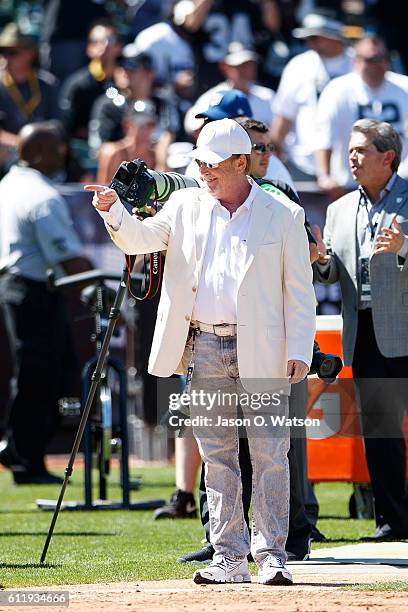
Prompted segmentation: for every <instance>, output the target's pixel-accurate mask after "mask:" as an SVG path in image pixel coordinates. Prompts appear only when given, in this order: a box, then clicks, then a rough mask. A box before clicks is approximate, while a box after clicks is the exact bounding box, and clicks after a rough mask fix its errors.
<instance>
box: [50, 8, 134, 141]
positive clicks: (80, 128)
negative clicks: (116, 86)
mask: <svg viewBox="0 0 408 612" xmlns="http://www.w3.org/2000/svg"><path fill="white" fill-rule="evenodd" d="M121 49H122V45H121V43H120V41H119V38H118V32H117V30H116V28H115V26H114V25H113V24H112V22H110V21H109V20H107V19H104V20H99V21H97V22H95V23H94V24H93V25H92V26H91V28H90V30H89V34H88V45H87V48H86V53H87V55H88V57H89V59H90V62H89V64H88V65H87V66H86V67H85V68H80V69H79V70H77V71H76V72H74V73H73V74H72V75H71V76H70V77H69V78H68V79H67V80H66V81H65V82H64V84H63V86H62V89H61V92H60V96H59V107H60V109H61V117H62V120H63V123H64V126H65V129H66V131H67V133H68V135H69V137H70V138H80V139H84V140H87V139H88V124H89V119H90V115H91V109H92V106H93V104H94V102H95V100H96V99H97V98H98V97H99V96H101V95H102V94H104V93H105V91H106V90H107V88H108V87H109V86H110V85H112V79H113V71H114V69H115V66H116V62H117V58H118V56H119V54H120V52H121Z"/></svg>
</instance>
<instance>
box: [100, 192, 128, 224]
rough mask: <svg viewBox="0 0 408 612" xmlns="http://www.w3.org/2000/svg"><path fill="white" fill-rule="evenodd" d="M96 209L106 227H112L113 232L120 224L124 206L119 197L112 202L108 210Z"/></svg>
mask: <svg viewBox="0 0 408 612" xmlns="http://www.w3.org/2000/svg"><path fill="white" fill-rule="evenodd" d="M96 210H97V211H98V213H99V214H100V215H101V217H102V219H103V220H104V221H105V223H106V225H107V226H108V228H109V229H112V230H113V231H114V232H116V231H117V230H118V229H119V228H120V226H121V225H122V219H123V211H124V206H123V204H122V202H121V201H120V200H119V198H117V199H116V202H114V203H113V204H112V206H111V207H110V209H109V210H107V211H105V210H98V209H96Z"/></svg>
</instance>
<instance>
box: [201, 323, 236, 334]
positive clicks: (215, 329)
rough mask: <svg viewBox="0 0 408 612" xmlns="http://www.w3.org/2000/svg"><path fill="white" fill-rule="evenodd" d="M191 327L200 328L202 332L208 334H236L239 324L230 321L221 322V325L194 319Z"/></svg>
mask: <svg viewBox="0 0 408 612" xmlns="http://www.w3.org/2000/svg"><path fill="white" fill-rule="evenodd" d="M191 327H193V328H194V329H199V330H200V331H202V332H206V333H208V334H215V335H216V336H236V335H237V326H236V325H233V324H232V323H231V324H228V323H220V324H219V325H211V324H210V323H201V321H192V322H191Z"/></svg>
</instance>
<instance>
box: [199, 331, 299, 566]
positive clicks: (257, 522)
mask: <svg viewBox="0 0 408 612" xmlns="http://www.w3.org/2000/svg"><path fill="white" fill-rule="evenodd" d="M190 392H191V396H192V397H193V396H194V393H195V394H196V397H197V396H198V394H199V393H200V392H201V394H203V393H205V394H206V397H208V396H207V394H208V395H211V397H212V398H213V400H214V399H215V398H217V401H216V402H215V403H214V405H213V406H211V408H210V403H208V405H207V407H206V406H204V407H203V405H202V403H201V402H200V406H196V405H194V402H192V403H191V404H190V411H191V418H192V419H193V432H194V436H195V437H196V439H197V443H198V448H199V450H200V454H201V457H202V459H203V461H204V463H205V482H206V488H207V496H208V508H209V515H210V541H211V544H212V545H213V547H214V550H215V555H214V558H217V557H219V556H227V557H230V558H234V559H242V558H244V557H246V556H247V554H248V552H249V551H251V553H252V556H253V558H254V560H255V561H256V563H257V564H258V565H262V563H263V561H264V560H265V558H266V557H267V556H268V555H270V554H272V555H275V556H276V557H278V558H280V559H281V560H282V562H285V561H286V553H285V542H286V538H287V533H288V523H289V464H288V458H287V453H288V450H289V428H286V429H282V428H281V429H279V432H278V433H277V431H276V430H274V429H273V428H271V429H270V428H268V427H267V426H265V427H262V431H260V428H259V427H254V426H250V427H246V435H247V436H248V444H249V450H250V455H251V464H252V470H253V485H252V487H253V490H252V535H251V539H252V541H251V542H250V537H249V532H248V528H247V525H246V523H245V520H244V513H243V507H242V483H241V473H240V467H239V461H238V451H239V434H240V431H239V423H238V421H237V410H238V403H239V400H238V401H234V397H235V398H236V397H238V398H239V397H243V396H246V397H248V394H247V393H246V392H245V390H244V388H243V387H242V384H241V381H240V379H239V372H238V361H237V351H236V337H220V336H216V335H214V334H210V333H205V332H202V333H199V334H198V335H197V337H196V339H195V351H194V374H193V379H192V382H191V389H190ZM221 394H222V395H223V399H220V396H221ZM200 397H201V398H202V397H204V396H203V395H201V396H200ZM225 398H228V399H225ZM229 399H230V400H231V401H228V400H229ZM205 401H206V400H204V402H205ZM240 407H241V410H242V413H243V416H244V418H246V417H247V416H248V417H249V416H251V417H252V418H253V416H254V412H253V409H252V408H251V407H249V406H248V405H246V406H245V405H243V403H242V401H241V402H240ZM209 408H210V409H209ZM268 409H269V410H270V411H271V414H272V411H273V410H274V408H273V406H271V407H269V408H268ZM250 413H252V414H250ZM276 413H279V414H280V415H282V414H283V415H285V416H288V398H287V396H281V397H280V405H279V409H276ZM263 414H265V410H264V412H263ZM198 415H201V416H202V415H207V416H208V419H212V422H211V424H208V423H205V424H202V423H201V422H200V423H198V424H195V423H194V417H197V416H198ZM221 418H228V419H230V420H231V421H233V423H235V424H223V423H222V422H221V423H220V424H218V423H219V422H220V420H221Z"/></svg>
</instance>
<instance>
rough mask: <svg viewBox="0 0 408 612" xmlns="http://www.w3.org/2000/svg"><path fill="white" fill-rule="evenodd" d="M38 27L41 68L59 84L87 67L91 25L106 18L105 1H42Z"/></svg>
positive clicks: (107, 14)
mask: <svg viewBox="0 0 408 612" xmlns="http://www.w3.org/2000/svg"><path fill="white" fill-rule="evenodd" d="M44 4H45V12H44V21H43V23H42V27H41V65H42V66H43V67H44V68H46V69H47V70H49V71H50V72H52V74H55V76H56V77H57V78H58V79H59V81H60V82H61V83H63V82H64V80H65V79H66V78H67V77H69V76H70V75H71V74H72V73H73V72H75V71H76V70H79V69H80V68H81V67H82V66H85V64H86V61H87V59H86V47H87V42H86V37H87V35H88V31H89V28H90V25H91V24H92V23H93V22H94V21H96V20H97V19H103V18H107V17H109V13H108V11H107V8H106V6H105V5H106V4H107V2H106V1H105V0H98V2H95V1H94V0H81V1H80V2H75V4H73V2H72V0H45V2H44Z"/></svg>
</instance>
